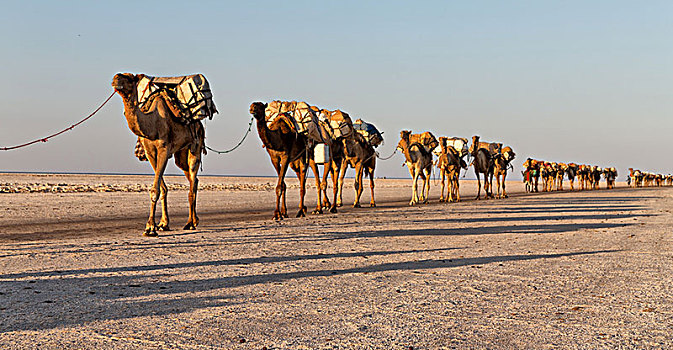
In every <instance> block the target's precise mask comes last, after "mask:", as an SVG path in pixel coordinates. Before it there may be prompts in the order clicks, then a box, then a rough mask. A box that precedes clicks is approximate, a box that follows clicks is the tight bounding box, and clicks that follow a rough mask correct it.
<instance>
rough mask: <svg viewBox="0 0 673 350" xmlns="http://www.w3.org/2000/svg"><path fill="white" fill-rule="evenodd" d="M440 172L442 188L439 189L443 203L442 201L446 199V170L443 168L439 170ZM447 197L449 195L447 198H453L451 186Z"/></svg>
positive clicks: (440, 199)
mask: <svg viewBox="0 0 673 350" xmlns="http://www.w3.org/2000/svg"><path fill="white" fill-rule="evenodd" d="M439 172H440V173H441V174H442V189H441V190H440V191H439V202H440V203H441V202H444V201H446V200H445V199H444V181H445V180H446V170H444V169H441V170H439ZM449 187H451V181H449ZM446 197H447V199H448V198H451V189H450V188H449V193H448V195H447V196H446Z"/></svg>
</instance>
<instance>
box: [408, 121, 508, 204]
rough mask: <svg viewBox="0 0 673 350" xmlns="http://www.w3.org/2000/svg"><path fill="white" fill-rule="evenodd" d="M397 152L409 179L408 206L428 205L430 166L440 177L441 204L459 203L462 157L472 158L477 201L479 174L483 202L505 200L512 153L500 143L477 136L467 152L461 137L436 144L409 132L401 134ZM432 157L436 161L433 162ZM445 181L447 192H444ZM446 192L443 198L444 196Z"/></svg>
mask: <svg viewBox="0 0 673 350" xmlns="http://www.w3.org/2000/svg"><path fill="white" fill-rule="evenodd" d="M397 149H398V150H400V151H401V152H402V153H403V154H404V158H405V164H406V165H407V168H408V169H409V174H410V175H411V178H412V185H411V188H412V194H411V200H410V201H409V205H414V204H418V203H428V201H429V196H430V178H431V176H432V170H433V165H434V166H436V167H437V168H438V170H439V173H440V175H441V184H442V189H441V192H440V193H441V194H440V198H439V201H440V202H459V201H460V190H459V189H460V184H459V179H460V170H461V169H467V168H468V164H467V162H466V161H465V157H466V156H468V155H471V156H472V158H473V161H472V163H471V165H472V166H473V168H474V173H475V175H476V176H477V197H476V199H480V198H481V180H480V174H481V175H483V179H484V192H485V193H486V198H487V199H488V198H507V191H506V189H505V178H506V177H507V171H508V170H509V169H511V168H512V166H511V162H512V160H514V157H515V153H514V151H513V150H512V148H511V147H509V146H506V147H504V148H503V147H502V143H495V142H491V143H488V142H480V141H479V136H473V137H472V145H471V146H470V147H469V148H468V140H467V139H466V138H462V137H446V136H442V137H440V138H439V141H437V139H436V138H435V136H434V135H433V134H432V133H431V132H429V131H426V132H423V133H420V134H412V132H411V131H410V130H403V131H401V132H400V141H399V143H398V144H397ZM433 154H434V155H436V156H437V157H438V158H437V160H436V161H434V160H433ZM494 175H495V177H496V182H497V194H496V195H495V196H494V195H493V191H492V188H493V176H494ZM419 178H421V179H422V180H423V186H422V188H421V192H420V194H419V193H418V179H419ZM446 181H448V189H447V188H446ZM445 189H447V190H448V191H446V196H444V193H445Z"/></svg>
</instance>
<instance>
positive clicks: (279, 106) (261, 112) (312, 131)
mask: <svg viewBox="0 0 673 350" xmlns="http://www.w3.org/2000/svg"><path fill="white" fill-rule="evenodd" d="M250 114H252V116H253V117H254V118H255V120H256V121H257V132H258V134H259V138H260V139H261V141H262V144H263V145H264V148H265V149H266V151H267V153H268V154H269V157H270V158H271V162H272V163H273V166H274V168H275V169H276V173H277V174H278V183H277V185H276V209H275V211H274V216H273V217H274V219H276V220H282V219H283V218H287V217H288V215H287V208H286V204H285V195H286V189H287V186H286V185H285V174H286V172H287V168H288V167H290V168H292V170H293V171H294V172H295V173H296V175H297V178H298V179H299V182H300V190H299V199H300V204H299V211H298V212H297V215H296V216H297V217H302V216H305V215H306V210H307V209H306V206H305V205H304V195H305V194H306V181H305V180H306V174H307V169H308V168H309V167H310V168H311V170H312V171H313V174H314V175H315V182H316V189H317V195H318V201H317V203H316V208H315V210H314V211H313V213H314V214H320V213H323V209H328V210H329V211H330V212H332V213H335V212H337V207H338V206H341V205H342V196H341V193H342V189H343V179H344V176H345V173H346V170H347V169H348V167H349V166H350V167H352V168H354V169H355V173H356V175H355V202H354V203H353V207H360V197H361V195H362V191H363V177H364V175H368V176H369V187H370V189H371V201H370V206H371V207H374V206H376V202H375V199H374V170H375V169H376V156H377V153H376V151H375V148H376V147H378V146H379V145H380V144H381V143H382V142H383V136H382V133H381V132H379V131H378V129H377V128H376V127H375V126H374V125H372V124H370V123H367V122H364V121H363V120H361V119H358V120H356V121H355V122H353V121H352V120H351V118H350V116H349V115H348V113H346V112H343V111H341V110H333V111H330V110H326V109H321V108H319V107H316V106H311V105H309V104H308V103H306V102H296V101H291V102H284V101H272V102H270V103H263V102H254V103H253V104H252V105H251V106H250ZM319 164H322V165H323V166H324V172H323V177H322V180H321V178H320V171H319V168H318V165H319ZM328 174H331V177H332V189H333V197H332V202H330V201H329V199H328V196H327V176H328Z"/></svg>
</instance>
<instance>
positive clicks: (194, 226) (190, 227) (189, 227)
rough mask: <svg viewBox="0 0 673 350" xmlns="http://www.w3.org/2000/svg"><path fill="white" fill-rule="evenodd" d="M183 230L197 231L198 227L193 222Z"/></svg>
mask: <svg viewBox="0 0 673 350" xmlns="http://www.w3.org/2000/svg"><path fill="white" fill-rule="evenodd" d="M182 229H183V230H196V225H194V223H192V222H188V223H187V224H186V225H185V227H183V228H182Z"/></svg>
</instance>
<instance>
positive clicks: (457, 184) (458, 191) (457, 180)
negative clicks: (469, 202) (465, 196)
mask: <svg viewBox="0 0 673 350" xmlns="http://www.w3.org/2000/svg"><path fill="white" fill-rule="evenodd" d="M455 176H456V178H455V179H454V180H453V181H455V183H456V194H455V198H456V202H460V169H458V172H457V173H456V175H455Z"/></svg>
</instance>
